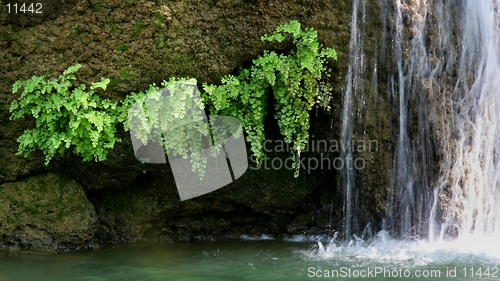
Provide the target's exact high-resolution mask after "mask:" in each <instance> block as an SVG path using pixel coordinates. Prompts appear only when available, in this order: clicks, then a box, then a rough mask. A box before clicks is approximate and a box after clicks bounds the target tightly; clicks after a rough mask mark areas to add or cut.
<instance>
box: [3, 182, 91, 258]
mask: <svg viewBox="0 0 500 281" xmlns="http://www.w3.org/2000/svg"><path fill="white" fill-rule="evenodd" d="M96 222H97V215H96V212H95V210H94V206H93V205H92V204H91V203H90V202H89V201H88V200H87V198H86V196H85V193H84V192H83V189H82V188H81V186H80V185H79V184H78V183H76V182H75V181H74V180H73V179H72V178H70V177H67V176H64V175H59V174H53V173H49V174H43V175H38V176H33V177H30V178H28V179H26V180H23V181H19V182H10V183H4V184H2V185H0V237H2V238H1V239H0V249H2V248H4V249H6V248H7V249H8V248H22V249H34V250H44V251H65V250H76V249H81V248H85V247H86V245H88V244H89V241H90V240H91V238H92V237H93V233H94V229H95V225H96Z"/></svg>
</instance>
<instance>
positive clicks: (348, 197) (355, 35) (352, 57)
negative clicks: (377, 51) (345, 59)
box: [341, 0, 366, 238]
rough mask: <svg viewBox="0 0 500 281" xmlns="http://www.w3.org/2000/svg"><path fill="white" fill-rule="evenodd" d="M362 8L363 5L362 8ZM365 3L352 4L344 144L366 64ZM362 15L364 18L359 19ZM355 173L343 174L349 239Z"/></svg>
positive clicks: (349, 155)
mask: <svg viewBox="0 0 500 281" xmlns="http://www.w3.org/2000/svg"><path fill="white" fill-rule="evenodd" d="M360 5H361V6H360ZM365 7H366V1H365V0H362V3H360V0H354V1H353V13H352V20H351V40H350V42H349V50H350V52H349V68H348V71H347V77H346V90H345V93H344V104H343V107H342V132H341V138H342V143H344V144H346V143H348V142H349V141H352V137H353V136H352V130H353V128H352V123H353V110H352V108H353V106H352V103H353V95H355V94H359V93H360V92H361V91H362V90H363V89H362V88H361V87H362V83H360V80H361V78H362V71H363V63H364V53H363V41H362V34H361V29H360V22H362V21H363V17H364V15H365ZM360 14H361V19H360V18H359V16H360ZM352 153H353V152H352V148H351V146H348V147H347V150H345V151H344V150H342V152H341V158H342V159H343V160H344V163H347V161H349V159H353V156H352V155H353V154H352ZM354 172H355V171H354V170H353V169H348V168H347V166H345V167H344V169H343V174H342V187H343V188H344V235H345V237H346V238H349V237H350V236H351V234H352V226H353V218H354V217H355V215H354V213H353V212H354V211H355V210H354V208H353V205H354V206H355V205H356V204H355V202H354V199H355V197H354V196H353V193H354V192H355V184H354V177H355V173H354Z"/></svg>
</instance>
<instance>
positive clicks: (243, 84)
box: [203, 21, 337, 175]
mask: <svg viewBox="0 0 500 281" xmlns="http://www.w3.org/2000/svg"><path fill="white" fill-rule="evenodd" d="M289 35H292V36H293V43H294V44H295V46H296V49H294V50H292V51H291V52H290V53H289V54H288V55H285V54H277V53H275V52H272V51H271V52H270V51H265V52H264V55H262V56H260V57H258V58H257V59H255V60H253V65H252V66H251V67H250V68H248V69H245V68H240V71H239V74H238V75H237V76H233V75H228V76H226V77H224V78H223V79H222V81H221V82H222V83H221V85H219V86H215V85H207V84H204V85H203V89H204V90H205V91H206V95H205V96H204V101H205V102H206V103H208V104H211V112H213V113H217V114H221V115H228V116H232V117H236V118H238V119H239V120H240V121H241V122H242V125H243V127H244V128H245V131H246V133H247V141H248V142H250V144H251V150H252V152H253V154H254V155H255V156H256V159H257V160H258V161H261V160H262V157H263V156H264V154H263V152H262V145H263V141H264V138H265V136H264V116H265V114H266V106H267V95H268V94H269V93H271V91H272V94H274V97H275V98H276V101H277V103H276V112H277V113H276V115H275V117H276V119H277V120H278V124H279V127H280V132H281V134H282V135H283V136H284V138H285V141H286V142H288V143H291V142H293V148H294V150H295V151H296V152H297V158H298V159H300V152H301V151H302V150H303V149H304V148H305V145H306V142H307V138H308V136H309V135H308V129H309V111H310V110H311V109H312V107H313V106H314V105H322V106H325V107H327V105H328V102H329V99H330V95H329V94H328V92H325V91H323V90H322V89H320V85H319V83H318V81H319V79H321V77H322V74H323V73H324V71H325V62H326V60H327V59H328V58H332V59H335V60H336V59H337V54H336V52H335V50H334V49H331V48H324V49H320V46H319V43H318V41H317V36H318V35H317V32H316V31H315V30H313V29H312V28H308V29H305V30H304V31H303V30H302V29H301V27H300V23H299V22H298V21H291V22H290V23H288V24H284V25H281V26H279V27H278V28H277V29H276V31H275V32H274V33H273V34H272V35H271V36H267V35H265V36H263V37H262V38H261V39H262V40H263V41H278V42H282V41H283V40H285V39H286V38H287V37H288V36H289ZM295 166H296V168H297V169H296V175H298V169H299V167H298V166H297V165H295Z"/></svg>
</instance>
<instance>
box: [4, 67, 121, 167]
mask: <svg viewBox="0 0 500 281" xmlns="http://www.w3.org/2000/svg"><path fill="white" fill-rule="evenodd" d="M80 68H81V65H80V64H77V65H74V66H72V67H69V68H68V69H67V70H66V71H64V73H63V74H62V75H60V76H59V77H58V78H53V79H50V80H46V79H45V78H44V77H43V76H33V77H31V79H28V80H26V81H17V82H16V83H14V85H13V88H12V92H13V93H17V91H18V90H19V89H21V88H22V89H23V91H22V93H21V95H20V97H19V99H18V100H14V101H13V102H12V103H11V106H10V113H11V117H10V119H18V118H23V117H26V116H33V117H34V118H35V120H36V125H35V127H34V128H32V129H27V130H25V131H24V133H23V134H22V135H21V136H20V137H19V138H18V139H17V141H18V142H19V150H18V154H23V155H25V156H27V155H28V154H30V153H31V152H33V151H35V150H36V149H40V150H41V151H42V152H43V153H44V155H45V164H48V163H49V162H50V160H51V159H52V158H53V157H54V156H55V155H56V154H57V153H59V154H61V155H62V154H63V153H64V152H65V150H66V149H70V148H71V149H72V150H73V153H75V154H77V155H80V156H82V157H83V159H84V160H86V161H88V160H92V159H94V160H96V161H102V160H104V159H106V156H107V154H108V150H109V149H110V148H113V146H114V144H115V143H116V142H119V141H120V139H119V138H117V137H116V136H115V132H116V124H117V123H120V122H122V119H121V118H120V108H119V107H118V105H117V103H116V102H111V101H110V100H108V99H104V100H101V99H100V98H99V96H98V95H97V94H96V93H95V90H96V89H98V88H100V89H103V90H106V86H107V85H108V83H109V82H110V80H109V79H108V78H102V79H101V81H99V82H95V83H92V85H91V86H90V87H87V86H86V85H84V84H81V85H80V86H78V87H74V86H73V84H72V83H71V81H72V80H75V75H74V73H75V72H76V71H77V70H78V69H80Z"/></svg>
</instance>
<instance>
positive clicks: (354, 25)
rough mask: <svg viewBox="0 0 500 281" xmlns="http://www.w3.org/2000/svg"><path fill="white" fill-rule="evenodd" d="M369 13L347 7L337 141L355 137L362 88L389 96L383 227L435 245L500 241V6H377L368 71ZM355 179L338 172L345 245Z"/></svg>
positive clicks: (464, 0) (415, 0) (401, 0)
mask: <svg viewBox="0 0 500 281" xmlns="http://www.w3.org/2000/svg"><path fill="white" fill-rule="evenodd" d="M365 6H366V3H365V1H363V0H353V16H352V22H351V41H350V43H349V47H350V52H349V66H348V72H347V76H346V85H345V91H344V101H343V102H344V103H343V108H342V112H341V118H342V129H341V137H342V141H344V142H346V141H347V140H349V139H352V138H353V136H354V135H356V134H358V132H357V131H358V130H359V127H357V125H355V124H359V122H355V121H354V119H355V112H356V110H357V109H359V108H360V107H362V106H363V103H362V102H360V101H361V100H363V97H362V95H363V94H364V93H365V92H367V89H366V87H364V86H363V85H364V84H366V83H365V82H363V80H368V79H369V80H371V81H372V82H371V85H373V87H374V88H377V87H378V88H379V91H380V92H381V91H385V92H386V93H388V97H387V100H388V102H389V103H391V105H392V107H391V108H392V112H391V114H392V115H393V116H392V120H393V121H394V122H392V124H393V127H392V130H393V139H392V143H393V144H394V146H393V147H392V149H393V162H392V169H391V171H388V172H390V173H391V180H390V182H389V183H388V185H389V186H388V187H387V201H386V202H387V203H386V206H385V210H384V213H385V214H384V217H385V219H384V223H383V226H382V228H384V229H386V230H388V231H389V232H390V233H391V234H392V235H393V236H395V237H400V238H428V239H429V240H431V241H434V240H439V239H445V238H448V237H457V236H463V235H468V234H474V235H493V234H499V233H500V190H499V188H500V159H499V155H497V154H499V153H500V27H499V26H500V1H499V0H484V1H473V0H460V1H444V0H380V1H379V8H380V10H381V13H380V14H381V15H382V16H380V21H381V23H382V26H383V27H382V32H383V34H381V36H380V38H382V39H381V40H379V51H380V55H379V57H378V58H376V59H378V61H377V62H375V63H374V67H373V71H372V72H370V71H367V66H368V63H367V59H366V57H365V53H364V52H365V51H364V47H365V46H364V41H363V38H364V36H365V35H364V34H363V32H365V29H366V27H365V26H364V25H363V24H364V20H363V19H364V17H365V16H366V10H365ZM377 65H380V66H384V69H385V70H386V72H385V73H381V72H382V71H378V72H377ZM369 72H370V73H373V74H372V75H373V76H372V77H369V75H368V73H369ZM381 82H383V83H381ZM384 83H385V84H384ZM382 84H384V85H382ZM372 90H373V91H372V92H371V96H370V97H371V98H374V95H375V93H376V91H377V90H376V89H372ZM365 99H367V98H365ZM352 153H353V152H352V151H350V150H348V151H346V152H345V153H344V154H343V155H341V157H343V158H344V159H346V158H347V157H352V156H351V154H352ZM358 176H359V175H358V174H357V173H356V172H355V171H352V170H348V169H344V170H343V171H342V178H343V182H342V185H343V187H344V198H345V204H344V216H345V219H344V226H345V234H346V237H349V236H350V235H351V234H353V233H355V231H354V230H353V228H354V227H355V226H356V223H357V221H356V217H357V214H356V210H357V208H356V206H359V202H357V201H356V200H359V199H358V196H357V194H358V193H357V192H358V187H357V184H356V183H357V182H358Z"/></svg>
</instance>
